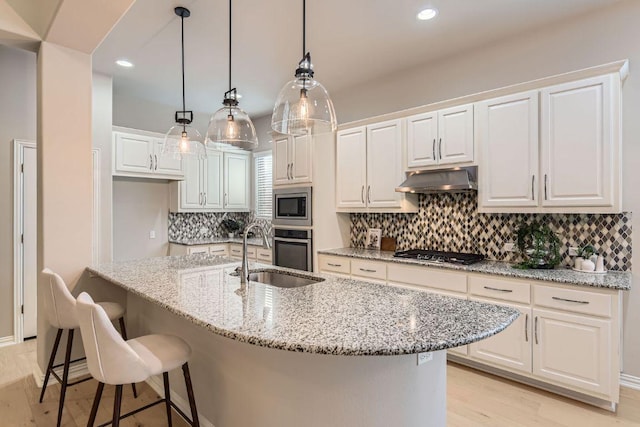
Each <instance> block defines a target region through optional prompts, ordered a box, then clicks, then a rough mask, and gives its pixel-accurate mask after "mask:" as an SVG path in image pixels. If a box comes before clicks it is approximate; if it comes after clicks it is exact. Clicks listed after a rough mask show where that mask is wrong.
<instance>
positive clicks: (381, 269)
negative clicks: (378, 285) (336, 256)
mask: <svg viewBox="0 0 640 427" xmlns="http://www.w3.org/2000/svg"><path fill="white" fill-rule="evenodd" d="M351 274H352V275H353V276H360V277H370V278H372V279H378V280H386V279H387V266H386V265H385V264H383V263H381V262H375V261H363V260H359V259H354V260H352V261H351Z"/></svg>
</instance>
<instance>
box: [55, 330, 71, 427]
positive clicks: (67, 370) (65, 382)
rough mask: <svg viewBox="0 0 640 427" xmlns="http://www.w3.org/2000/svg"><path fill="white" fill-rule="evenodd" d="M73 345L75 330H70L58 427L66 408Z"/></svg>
mask: <svg viewBox="0 0 640 427" xmlns="http://www.w3.org/2000/svg"><path fill="white" fill-rule="evenodd" d="M72 345H73V329H69V332H68V334H67V351H66V353H65V355H64V371H62V384H60V403H59V404H58V424H56V425H57V426H58V427H60V424H61V423H62V409H63V408H64V397H65V394H66V393H67V383H68V382H69V361H70V360H71V347H72Z"/></svg>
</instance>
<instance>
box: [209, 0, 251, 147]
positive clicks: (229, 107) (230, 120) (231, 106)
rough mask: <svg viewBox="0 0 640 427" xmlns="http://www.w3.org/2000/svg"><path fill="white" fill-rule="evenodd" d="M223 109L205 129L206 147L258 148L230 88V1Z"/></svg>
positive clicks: (244, 115)
mask: <svg viewBox="0 0 640 427" xmlns="http://www.w3.org/2000/svg"><path fill="white" fill-rule="evenodd" d="M222 105H223V107H222V108H220V109H219V110H218V111H216V112H215V113H214V114H213V116H211V120H210V121H209V127H208V129H207V138H206V143H207V145H214V146H220V145H222V146H224V145H231V146H234V147H237V148H241V149H243V150H252V149H254V148H255V147H257V146H258V137H257V136H256V129H255V127H254V126H253V123H252V122H251V119H250V118H249V115H248V114H247V113H246V112H244V110H242V108H240V107H238V94H237V91H236V88H235V87H234V88H232V87H231V0H229V90H228V91H226V92H225V93H224V100H223V101H222Z"/></svg>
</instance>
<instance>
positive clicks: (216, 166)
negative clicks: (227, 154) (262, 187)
mask: <svg viewBox="0 0 640 427" xmlns="http://www.w3.org/2000/svg"><path fill="white" fill-rule="evenodd" d="M223 159H224V153H222V152H221V151H217V150H212V149H207V158H206V159H203V160H201V163H200V165H201V168H202V175H201V178H200V179H201V191H202V196H203V197H204V200H203V201H202V207H203V208H204V209H223V208H225V205H224V197H223V188H222V185H221V183H222V182H223V181H224V172H223V170H224V166H225V164H224V162H223ZM186 180H187V178H185V181H186ZM240 184H245V185H246V180H245V181H243V182H242V183H240ZM244 191H246V190H244Z"/></svg>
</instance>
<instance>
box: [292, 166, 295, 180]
mask: <svg viewBox="0 0 640 427" xmlns="http://www.w3.org/2000/svg"><path fill="white" fill-rule="evenodd" d="M294 178H295V176H293V162H291V179H294Z"/></svg>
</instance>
